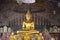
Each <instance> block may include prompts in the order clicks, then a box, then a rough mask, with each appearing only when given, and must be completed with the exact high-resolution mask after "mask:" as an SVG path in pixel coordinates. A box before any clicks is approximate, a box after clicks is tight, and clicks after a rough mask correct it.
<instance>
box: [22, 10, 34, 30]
mask: <svg viewBox="0 0 60 40" xmlns="http://www.w3.org/2000/svg"><path fill="white" fill-rule="evenodd" d="M33 29H34V22H33V21H31V14H30V12H29V10H28V11H27V14H26V20H25V21H24V22H23V30H33Z"/></svg>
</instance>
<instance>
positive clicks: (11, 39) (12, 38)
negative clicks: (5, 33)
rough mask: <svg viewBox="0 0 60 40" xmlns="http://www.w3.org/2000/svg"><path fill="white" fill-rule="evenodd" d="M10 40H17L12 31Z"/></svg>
mask: <svg viewBox="0 0 60 40" xmlns="http://www.w3.org/2000/svg"><path fill="white" fill-rule="evenodd" d="M10 40H15V37H14V33H13V32H12V33H11V35H10Z"/></svg>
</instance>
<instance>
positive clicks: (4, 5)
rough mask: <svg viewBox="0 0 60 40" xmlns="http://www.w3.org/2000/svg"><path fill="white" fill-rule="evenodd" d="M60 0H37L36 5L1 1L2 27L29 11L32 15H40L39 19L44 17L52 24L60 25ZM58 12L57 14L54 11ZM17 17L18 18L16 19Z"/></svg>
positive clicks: (0, 21) (0, 17) (0, 22)
mask: <svg viewBox="0 0 60 40" xmlns="http://www.w3.org/2000/svg"><path fill="white" fill-rule="evenodd" d="M58 2H59V0H58V1H57V0H40V1H38V0H36V3H34V4H30V5H28V4H24V3H22V4H18V3H17V2H16V0H0V25H5V24H8V22H9V21H11V20H13V19H15V18H17V17H18V15H19V16H21V15H20V14H21V13H23V14H24V13H26V11H27V10H28V9H30V10H31V13H32V14H33V13H35V14H36V13H38V17H40V16H43V17H45V18H46V19H48V20H49V21H50V22H52V23H53V24H56V25H60V8H59V7H58V6H57V3H58ZM54 10H55V11H56V14H54V13H53V11H54ZM15 16H16V17H15Z"/></svg>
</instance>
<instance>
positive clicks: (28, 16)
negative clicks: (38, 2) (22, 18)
mask: <svg viewBox="0 0 60 40" xmlns="http://www.w3.org/2000/svg"><path fill="white" fill-rule="evenodd" d="M26 19H27V20H30V19H31V14H30V12H29V10H28V11H27V13H26Z"/></svg>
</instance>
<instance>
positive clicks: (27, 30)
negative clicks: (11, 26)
mask: <svg viewBox="0 0 60 40" xmlns="http://www.w3.org/2000/svg"><path fill="white" fill-rule="evenodd" d="M31 16H32V15H31V14H30V11H29V10H28V11H27V13H26V20H25V21H23V24H22V30H17V34H16V35H14V37H13V38H14V39H15V40H44V38H43V36H42V33H40V32H39V31H38V30H35V27H34V22H33V21H32V20H31ZM12 35H13V34H12ZM11 40H12V39H11Z"/></svg>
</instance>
